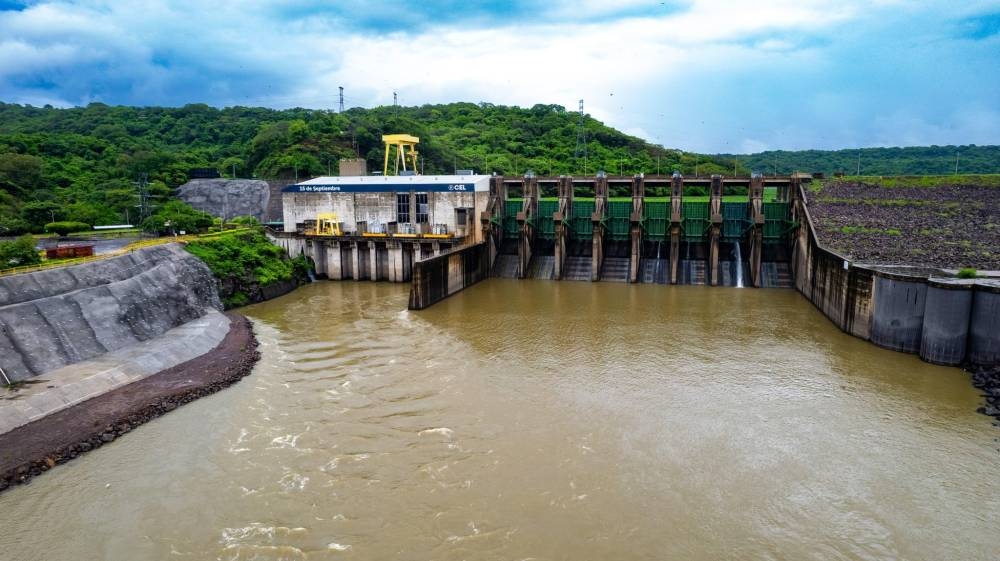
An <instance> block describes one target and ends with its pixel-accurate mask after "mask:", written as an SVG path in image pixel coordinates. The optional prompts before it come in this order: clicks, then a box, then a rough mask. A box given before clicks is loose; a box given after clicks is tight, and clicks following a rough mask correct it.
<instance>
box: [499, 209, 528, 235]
mask: <svg viewBox="0 0 1000 561" xmlns="http://www.w3.org/2000/svg"><path fill="white" fill-rule="evenodd" d="M523 205H524V201H522V200H521V199H508V200H506V201H504V207H503V237H504V238H506V239H514V240H516V239H518V237H520V230H519V229H518V227H517V213H518V212H521V206H523Z"/></svg>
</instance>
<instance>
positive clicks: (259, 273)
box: [185, 230, 309, 308]
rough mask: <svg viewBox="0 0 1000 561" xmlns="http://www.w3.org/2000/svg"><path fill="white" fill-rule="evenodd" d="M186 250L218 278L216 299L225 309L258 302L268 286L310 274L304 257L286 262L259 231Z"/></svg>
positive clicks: (200, 243) (192, 244)
mask: <svg viewBox="0 0 1000 561" xmlns="http://www.w3.org/2000/svg"><path fill="white" fill-rule="evenodd" d="M185 248H186V249H187V250H188V251H189V252H190V253H192V254H194V255H195V256H196V257H198V258H199V259H201V260H202V261H204V262H205V264H206V265H208V268H209V269H211V271H212V274H213V275H215V277H216V278H217V279H219V296H220V298H221V299H222V302H223V303H224V304H225V305H226V307H227V308H232V307H235V306H242V305H244V304H247V303H249V302H252V301H256V300H258V299H259V296H260V290H261V288H262V287H265V286H267V285H270V284H274V283H277V282H283V281H289V280H292V279H298V280H299V281H304V280H305V279H306V277H307V275H308V272H309V263H308V261H306V258H305V257H301V256H300V257H296V258H295V259H289V258H288V257H287V256H286V255H285V250H284V249H282V248H280V247H278V246H276V245H274V244H272V243H271V242H270V240H268V239H267V236H265V235H264V234H263V233H261V232H260V231H258V230H251V231H245V232H237V233H231V234H224V235H220V236H216V237H212V238H206V239H200V240H195V241H192V242H190V243H188V244H187V245H186V246H185Z"/></svg>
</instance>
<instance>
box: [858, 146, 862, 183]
mask: <svg viewBox="0 0 1000 561" xmlns="http://www.w3.org/2000/svg"><path fill="white" fill-rule="evenodd" d="M860 176H861V149H860V148H858V177H860Z"/></svg>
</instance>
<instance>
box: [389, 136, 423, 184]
mask: <svg viewBox="0 0 1000 561" xmlns="http://www.w3.org/2000/svg"><path fill="white" fill-rule="evenodd" d="M382 142H383V143H384V144H385V165H384V166H383V168H382V175H389V153H390V152H391V151H392V148H393V147H395V148H396V157H395V159H394V160H395V162H396V168H395V175H399V170H400V166H402V169H403V171H404V172H405V171H412V172H413V173H414V174H416V173H417V144H420V139H419V138H417V137H415V136H412V135H409V134H383V135H382ZM407 161H409V163H410V170H407V169H406V164H407Z"/></svg>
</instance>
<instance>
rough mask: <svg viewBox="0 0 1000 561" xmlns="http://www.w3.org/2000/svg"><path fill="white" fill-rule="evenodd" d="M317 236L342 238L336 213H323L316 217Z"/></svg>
mask: <svg viewBox="0 0 1000 561" xmlns="http://www.w3.org/2000/svg"><path fill="white" fill-rule="evenodd" d="M316 235H317V236H342V235H343V232H341V231H340V221H339V220H337V213H336V212H321V213H319V214H317V215H316Z"/></svg>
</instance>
